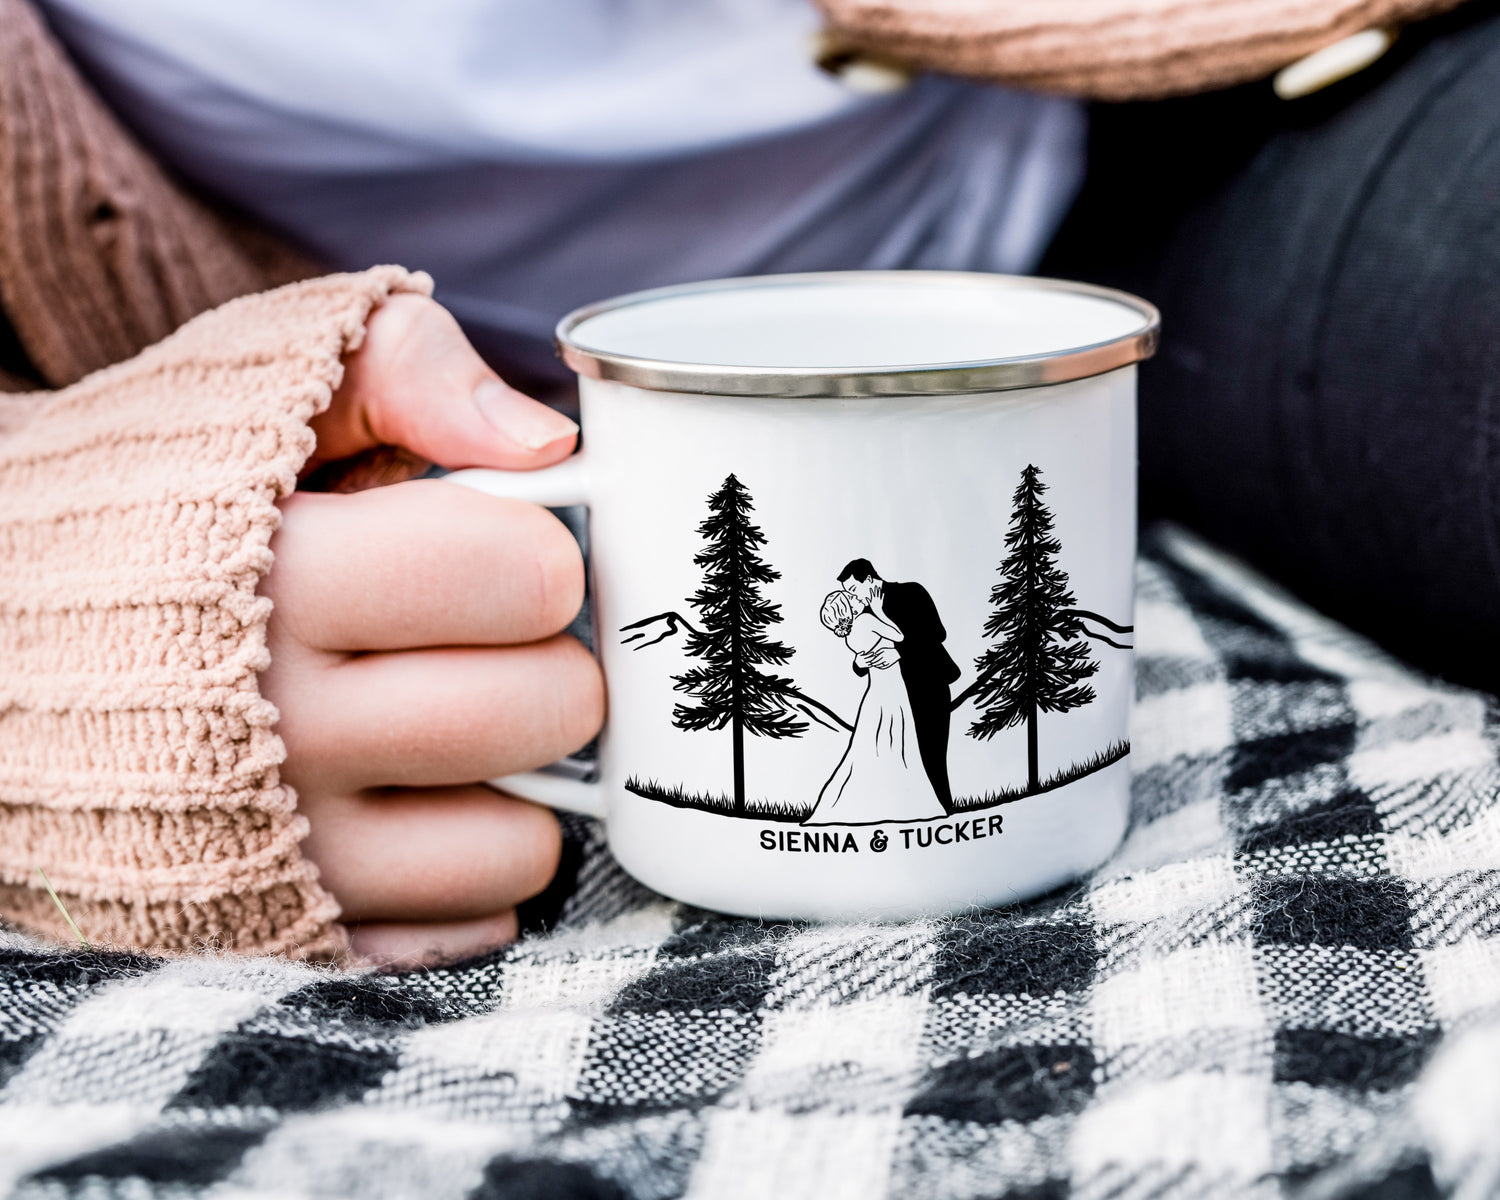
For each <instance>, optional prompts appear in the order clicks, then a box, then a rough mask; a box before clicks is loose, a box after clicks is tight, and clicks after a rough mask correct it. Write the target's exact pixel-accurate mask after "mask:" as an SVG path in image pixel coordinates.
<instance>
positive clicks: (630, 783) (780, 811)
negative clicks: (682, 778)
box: [625, 775, 812, 823]
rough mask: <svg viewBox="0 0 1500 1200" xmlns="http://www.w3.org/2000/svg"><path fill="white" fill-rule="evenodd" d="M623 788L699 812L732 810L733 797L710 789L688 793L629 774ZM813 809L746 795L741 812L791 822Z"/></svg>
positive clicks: (757, 817) (722, 813)
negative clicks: (751, 797)
mask: <svg viewBox="0 0 1500 1200" xmlns="http://www.w3.org/2000/svg"><path fill="white" fill-rule="evenodd" d="M625 790H626V791H628V792H634V793H635V794H636V795H637V796H644V797H645V798H646V799H647V800H660V801H661V802H662V803H663V804H670V805H671V806H672V807H673V808H692V809H696V810H697V811H699V812H707V813H718V814H719V815H720V816H728V815H731V814H733V813H734V811H735V804H734V797H733V796H725V795H721V794H716V793H713V792H689V791H687V790H686V789H684V788H681V787H673V786H667V785H665V784H661V783H658V782H657V781H656V780H654V779H652V780H649V781H647V780H641V779H637V778H636V777H635V776H634V775H632V776H631V777H630V778H629V779H627V780H626V781H625ZM811 811H812V806H811V805H807V804H786V803H784V802H778V801H774V800H764V799H750V798H748V797H747V798H746V800H745V808H744V815H745V816H746V817H749V818H750V819H751V820H757V821H790V822H792V823H796V822H798V821H800V820H802V818H803V817H805V816H807V814H808V813H809V812H811Z"/></svg>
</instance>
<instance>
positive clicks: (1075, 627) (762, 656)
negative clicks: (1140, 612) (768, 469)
mask: <svg viewBox="0 0 1500 1200" xmlns="http://www.w3.org/2000/svg"><path fill="white" fill-rule="evenodd" d="M1046 491H1047V486H1046V484H1044V483H1043V482H1042V480H1041V471H1040V470H1039V469H1038V468H1037V467H1036V466H1034V465H1032V466H1027V467H1026V468H1025V470H1023V471H1022V473H1021V482H1020V484H1019V485H1018V486H1017V488H1016V490H1015V493H1014V496H1013V504H1014V508H1013V511H1012V514H1011V518H1010V523H1009V527H1008V530H1007V532H1006V535H1005V539H1004V543H1005V549H1006V554H1005V556H1004V558H1003V560H1002V561H1001V563H1000V566H999V568H998V570H999V574H1000V581H999V582H998V583H996V584H995V585H994V587H993V588H992V589H991V591H990V596H989V600H990V604H991V606H992V611H991V613H990V615H989V617H988V619H987V620H986V621H985V623H984V627H983V634H984V637H985V638H986V639H987V640H988V641H989V642H990V643H991V644H990V645H989V646H988V647H987V648H986V649H985V650H984V651H983V653H981V654H980V655H979V656H978V657H976V658H975V660H974V666H975V678H974V679H973V680H972V681H971V682H970V683H969V684H968V686H967V687H965V688H964V689H963V690H962V691H960V692H959V693H958V695H957V696H954V695H953V693H952V689H953V686H954V685H955V684H956V683H957V682H958V680H959V679H960V677H961V675H962V671H961V670H960V668H959V666H958V664H957V663H955V662H954V660H953V658H952V656H951V655H950V654H949V653H948V650H947V647H946V645H945V643H946V641H947V637H948V633H947V630H946V629H945V628H944V625H943V621H942V618H941V616H940V615H939V613H938V608H937V605H936V603H935V602H934V600H933V597H932V595H931V594H930V592H929V591H928V590H927V588H926V587H924V586H923V585H922V584H921V583H917V582H894V581H887V580H885V579H883V578H882V577H881V576H880V573H879V572H878V571H877V570H876V568H875V567H874V565H873V564H872V563H871V562H870V561H869V560H868V559H863V558H856V559H853V560H851V561H850V562H849V563H848V564H847V565H846V566H845V567H844V568H843V570H842V571H840V572H839V574H838V576H837V582H838V587H837V588H836V589H835V590H833V591H831V592H829V593H828V594H827V595H826V596H825V597H824V598H823V601H822V606H821V611H820V618H821V621H822V624H823V626H824V627H825V628H826V629H828V630H829V631H830V632H832V633H833V634H834V635H835V636H837V637H839V638H840V639H842V640H843V642H844V644H845V646H846V647H847V649H848V651H849V654H850V666H851V669H852V671H853V673H854V674H855V676H856V677H857V678H858V679H859V680H860V681H861V690H860V695H859V700H858V708H857V710H856V714H855V719H854V721H853V722H852V723H851V722H850V721H847V720H845V719H844V718H843V717H842V716H840V715H839V713H838V712H837V711H836V710H835V709H834V708H832V707H830V706H829V705H827V704H825V703H823V702H822V701H820V700H816V699H814V698H813V697H812V696H810V695H808V694H807V693H806V692H805V691H804V690H803V689H802V688H800V687H799V686H797V684H796V683H795V681H794V680H792V679H791V678H789V677H787V676H784V675H781V674H777V673H776V672H775V671H773V670H770V669H768V668H775V667H785V666H786V665H787V663H788V661H789V660H790V659H791V658H792V656H793V655H794V654H795V652H796V651H795V649H794V648H793V647H791V646H789V645H785V644H783V643H782V642H780V641H777V640H774V639H773V638H772V637H771V636H770V635H769V633H768V630H769V629H770V627H771V626H773V625H776V624H779V623H780V622H781V620H782V616H781V607H780V605H779V604H776V603H772V602H771V601H769V600H768V599H767V598H766V595H765V591H764V589H765V588H766V587H767V586H768V585H771V584H774V583H776V582H777V581H779V580H780V579H781V573H780V572H779V571H777V570H776V569H775V568H774V567H772V566H771V565H770V563H769V562H768V561H767V560H766V549H767V541H766V537H765V535H764V534H763V533H762V532H761V530H760V528H759V527H758V526H757V525H755V524H753V523H752V522H751V520H750V514H751V513H753V512H754V507H755V506H754V503H753V501H752V499H751V496H750V493H749V491H748V490H747V489H746V488H745V486H744V485H743V484H742V483H741V482H740V481H739V479H738V478H736V477H735V476H734V475H730V476H728V477H727V478H726V479H725V480H724V483H723V484H722V485H721V486H720V487H719V488H718V489H717V490H716V491H715V492H714V493H713V494H712V495H711V496H709V498H708V508H709V516H708V517H707V519H705V520H704V521H703V522H702V523H701V524H700V525H699V526H698V532H699V534H700V535H701V536H702V537H703V539H704V542H705V546H704V548H703V550H702V551H701V552H700V553H698V554H697V555H696V556H695V557H694V559H693V562H694V564H695V565H696V566H698V567H701V568H703V577H702V581H701V584H700V586H699V587H698V589H697V591H696V592H695V593H694V594H693V596H692V597H691V599H690V601H689V603H691V604H692V606H693V607H694V608H696V609H697V610H698V615H699V620H700V621H701V623H702V628H699V627H698V626H697V625H695V624H694V623H693V622H691V621H689V620H688V619H687V618H686V617H684V616H682V614H681V613H678V612H676V611H667V612H662V613H658V614H656V615H655V616H650V617H646V618H644V619H643V620H639V621H635V622H632V623H631V624H629V625H627V626H625V627H624V628H623V629H622V630H621V632H622V633H624V634H626V635H627V636H626V637H624V638H623V641H624V642H625V643H627V644H629V643H635V648H636V649H637V650H641V649H644V648H646V647H648V646H654V645H657V644H658V643H660V642H663V641H666V640H667V639H669V638H674V637H677V638H678V640H679V644H680V647H681V649H682V651H683V652H684V653H685V654H687V655H688V656H689V657H690V658H692V659H694V660H696V662H695V664H694V665H693V666H691V667H689V668H688V669H687V670H686V671H684V672H683V673H681V674H679V675H674V676H673V677H672V682H673V686H674V688H675V689H676V690H677V691H679V692H683V693H685V694H686V695H687V696H688V697H689V698H690V700H691V703H687V702H684V703H679V704H677V705H676V706H675V707H674V709H673V715H672V721H673V724H674V725H676V726H677V727H678V728H679V729H683V730H686V731H690V732H691V731H722V730H725V729H728V730H729V731H730V734H731V764H730V766H731V779H732V785H731V791H730V792H729V794H727V795H726V794H718V793H708V794H705V793H694V792H690V791H688V790H687V789H685V788H683V787H682V786H680V785H674V784H671V783H666V784H663V783H661V782H658V781H657V780H655V779H653V780H650V781H646V780H643V779H640V778H636V777H632V778H631V779H629V780H627V782H626V787H627V788H628V789H629V790H631V791H633V792H635V793H636V794H637V795H641V796H644V797H647V798H648V799H653V800H659V801H661V802H663V803H666V804H671V805H673V806H675V807H680V808H696V809H701V810H704V811H709V812H715V813H719V814H721V815H724V816H734V817H749V818H753V819H757V820H774V821H796V822H800V823H802V824H804V825H814V826H815V825H870V824H878V823H881V822H902V821H906V822H912V821H928V820H936V819H941V818H943V817H945V816H949V815H952V814H955V813H969V812H975V811H979V810H982V809H986V808H993V807H995V806H996V805H999V804H1006V803H1010V802H1012V801H1014V800H1019V799H1022V798H1024V797H1027V796H1034V795H1037V794H1039V793H1042V792H1047V791H1051V790H1053V789H1055V788H1059V787H1062V786H1064V785H1066V784H1068V783H1072V782H1074V781H1075V780H1078V779H1082V778H1083V777H1084V776H1086V775H1089V774H1092V773H1093V772H1094V771H1098V770H1102V769H1103V768H1104V767H1106V766H1109V765H1110V764H1111V763H1114V762H1118V761H1119V760H1120V759H1121V758H1123V757H1124V756H1125V755H1126V754H1128V753H1129V752H1130V746H1129V743H1128V742H1124V741H1121V742H1117V743H1114V744H1113V745H1111V746H1108V747H1105V748H1103V749H1101V750H1100V751H1099V752H1097V753H1096V754H1094V755H1092V756H1091V757H1090V758H1088V759H1087V760H1086V761H1084V762H1078V763H1073V764H1072V765H1070V766H1068V767H1067V768H1065V769H1064V770H1062V771H1059V772H1057V773H1055V774H1053V775H1051V776H1049V777H1048V778H1046V779H1042V778H1041V776H1040V770H1039V753H1038V741H1039V733H1038V723H1039V717H1040V716H1041V715H1042V714H1064V713H1067V712H1069V711H1071V710H1073V709H1077V708H1080V707H1082V706H1084V705H1086V704H1089V703H1091V702H1092V701H1093V700H1094V698H1095V695H1094V689H1093V688H1092V687H1091V686H1090V685H1089V684H1088V682H1087V681H1088V680H1089V679H1090V678H1092V677H1093V676H1094V675H1095V674H1096V673H1097V672H1098V670H1099V663H1098V662H1097V661H1096V660H1095V659H1094V658H1093V656H1092V654H1091V652H1090V649H1089V646H1088V642H1087V641H1086V640H1085V639H1093V640H1095V641H1099V642H1102V643H1104V644H1106V645H1108V646H1112V647H1115V648H1117V649H1125V650H1128V649H1129V648H1130V647H1129V645H1128V644H1127V643H1122V642H1118V641H1115V640H1114V639H1113V638H1111V637H1110V636H1109V635H1108V634H1105V633H1100V632H1098V630H1097V629H1096V628H1094V626H1102V627H1104V628H1106V629H1108V630H1110V631H1112V632H1113V633H1115V634H1119V635H1124V634H1130V633H1132V632H1133V627H1132V626H1129V625H1120V624H1116V623H1115V622H1113V621H1111V620H1109V619H1108V618H1106V617H1102V616H1100V615H1099V614H1098V613H1094V612H1090V611H1088V610H1086V609H1081V608H1078V607H1077V606H1076V602H1075V599H1074V595H1073V591H1072V588H1071V585H1070V583H1069V581H1068V577H1067V575H1066V574H1065V573H1064V572H1063V570H1062V568H1061V566H1060V565H1059V563H1058V557H1059V555H1060V554H1061V551H1062V545H1061V542H1060V540H1059V539H1058V538H1057V537H1056V536H1055V533H1054V530H1053V524H1054V522H1053V517H1052V514H1051V512H1050V511H1049V510H1048V508H1047V507H1046V505H1045V504H1044V503H1043V502H1042V496H1043V494H1044V493H1045V492H1046ZM679 635H680V636H679ZM965 706H972V707H973V709H974V712H975V716H974V717H973V719H972V720H970V722H969V724H968V728H967V730H966V733H967V735H968V736H969V737H971V738H975V739H978V740H981V741H988V740H990V739H993V738H995V737H996V736H998V735H1000V734H1001V733H1003V732H1004V731H1006V730H1010V729H1013V728H1016V727H1017V726H1021V725H1024V726H1025V730H1026V747H1027V778H1026V782H1025V784H1024V785H1016V784H1006V783H1003V782H1001V781H997V784H998V785H999V786H996V787H995V788H994V789H993V790H990V791H987V792H984V793H982V794H978V795H965V796H957V797H955V796H954V795H952V792H951V788H950V784H949V778H948V744H949V735H950V725H951V722H952V718H953V714H954V713H955V712H957V711H959V710H960V709H963V708H965ZM814 725H817V726H821V727H823V728H825V729H829V730H836V731H839V732H841V733H843V734H847V738H846V739H845V740H844V743H843V750H842V753H841V755H840V757H839V758H838V760H837V762H836V763H835V764H834V765H833V766H832V769H831V773H830V774H829V775H828V777H827V779H826V782H824V783H823V784H822V786H821V787H820V789H819V791H818V795H817V798H816V800H815V801H813V802H811V803H809V802H807V801H806V800H802V801H800V802H798V801H789V800H785V799H778V798H775V797H754V798H752V797H750V796H748V795H747V793H746V786H745V740H744V739H745V735H746V734H747V733H748V734H750V735H752V736H756V737H762V738H767V739H771V740H773V741H774V740H780V739H786V738H797V737H801V736H802V735H803V734H804V733H806V732H807V731H808V730H809V729H810V728H811V727H813V726H814Z"/></svg>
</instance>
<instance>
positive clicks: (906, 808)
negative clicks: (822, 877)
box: [802, 589, 946, 825]
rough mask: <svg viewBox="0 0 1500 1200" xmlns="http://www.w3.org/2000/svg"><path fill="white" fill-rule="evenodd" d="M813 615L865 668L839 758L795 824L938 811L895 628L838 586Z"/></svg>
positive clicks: (909, 817) (916, 816) (918, 816)
mask: <svg viewBox="0 0 1500 1200" xmlns="http://www.w3.org/2000/svg"><path fill="white" fill-rule="evenodd" d="M821 616H822V619H823V624H824V625H825V626H826V627H827V628H828V629H830V630H831V631H832V632H833V633H834V634H836V635H837V636H839V637H841V638H843V639H844V644H845V645H846V646H848V647H849V649H850V651H851V652H852V653H853V654H854V655H855V656H856V658H858V657H859V656H861V655H863V656H865V661H867V662H871V666H870V668H869V671H868V673H867V674H866V676H865V692H864V695H863V696H862V697H861V698H860V701H859V715H858V716H856V717H855V719H854V732H853V733H851V734H850V735H849V745H848V746H847V747H846V748H845V750H844V757H843V758H841V759H839V765H838V766H837V767H835V768H834V770H833V774H832V775H831V776H830V777H829V779H828V782H827V783H825V784H824V785H823V790H822V791H821V792H819V793H818V803H817V807H815V808H814V809H813V811H812V813H811V814H810V815H809V816H808V817H807V818H806V819H804V820H803V822H802V823H803V824H804V825H829V824H855V825H859V824H872V823H874V822H878V821H919V820H924V819H926V818H928V817H941V816H945V815H946V813H945V811H944V809H943V805H942V802H941V801H939V800H938V797H937V793H936V792H935V791H934V790H933V787H932V781H931V780H930V779H928V777H927V772H926V771H925V770H924V769H923V767H922V755H921V752H920V751H919V750H918V748H917V735H916V726H915V725H914V724H913V722H912V715H911V705H910V703H909V702H908V700H907V696H906V681H905V680H904V679H902V677H901V672H900V671H899V670H897V669H896V666H897V663H898V662H899V660H900V651H899V646H900V643H901V640H902V633H901V631H900V630H899V629H897V628H896V626H894V625H892V624H891V623H890V622H889V621H887V620H885V618H884V616H883V615H877V614H876V613H875V612H872V611H871V610H870V609H869V608H868V607H865V606H864V605H862V604H860V603H859V602H858V601H856V600H855V599H854V597H852V596H851V595H850V594H849V593H848V592H847V591H844V590H843V589H840V590H838V591H836V592H830V593H829V594H828V596H827V598H826V599H824V601H823V610H822V613H821ZM881 651H884V653H879V652H881Z"/></svg>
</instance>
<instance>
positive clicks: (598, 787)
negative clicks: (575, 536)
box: [443, 454, 604, 819]
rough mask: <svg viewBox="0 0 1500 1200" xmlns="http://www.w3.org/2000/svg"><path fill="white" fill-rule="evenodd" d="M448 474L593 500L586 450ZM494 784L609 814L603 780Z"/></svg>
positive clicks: (536, 495) (507, 490)
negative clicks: (529, 467) (549, 461)
mask: <svg viewBox="0 0 1500 1200" xmlns="http://www.w3.org/2000/svg"><path fill="white" fill-rule="evenodd" d="M443 478H444V480H445V481H446V482H448V483H456V484H458V485H459V486H461V487H466V488H473V489H474V490H475V491H476V492H484V493H485V494H486V495H489V496H503V497H506V498H508V499H512V500H529V501H530V502H531V503H533V504H542V505H546V506H548V507H552V508H561V507H563V506H564V505H571V504H585V505H586V504H588V503H589V491H588V464H587V462H586V461H585V460H584V456H583V455H582V454H575V455H574V456H573V457H572V458H570V459H567V460H566V461H564V462H560V463H558V464H557V465H556V466H555V467H544V468H543V469H542V470H540V471H491V470H482V469H477V468H476V469H473V470H467V471H454V472H453V473H452V474H451V475H445V476H443ZM489 783H490V786H492V787H497V788H499V789H500V790H501V791H505V792H509V793H510V794H511V795H513V796H520V797H521V799H523V800H532V801H535V802H536V803H537V804H545V805H546V806H547V807H548V808H560V809H563V810H565V811H567V812H576V813H583V814H584V815H585V816H589V817H598V818H601V819H602V818H603V817H604V787H603V785H602V784H599V783H589V782H587V781H585V780H582V779H572V778H569V777H568V776H566V775H563V774H554V773H551V772H549V771H547V770H541V771H526V772H523V773H521V774H519V775H504V776H501V777H500V778H499V779H491V780H490V781H489Z"/></svg>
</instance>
